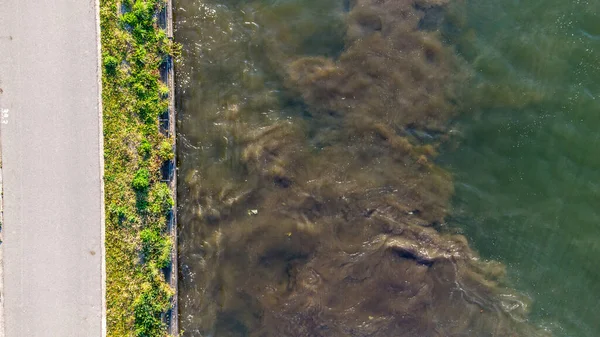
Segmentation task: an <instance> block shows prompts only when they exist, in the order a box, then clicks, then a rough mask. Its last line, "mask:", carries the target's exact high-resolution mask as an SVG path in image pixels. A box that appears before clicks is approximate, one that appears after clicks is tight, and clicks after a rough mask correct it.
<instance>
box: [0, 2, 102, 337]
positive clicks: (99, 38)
mask: <svg viewBox="0 0 600 337" xmlns="http://www.w3.org/2000/svg"><path fill="white" fill-rule="evenodd" d="M94 13H95V16H96V45H97V47H96V53H97V54H96V55H97V59H98V62H97V64H96V73H97V75H98V77H97V79H98V147H99V149H98V150H99V152H98V154H99V155H98V161H99V164H100V223H101V224H102V225H101V226H100V249H101V259H102V262H101V273H102V284H101V286H100V288H101V291H102V303H101V306H102V308H101V310H102V313H101V315H102V316H101V320H102V323H101V324H102V337H106V334H107V319H106V204H105V196H104V115H103V111H104V110H103V107H102V32H101V31H100V0H95V1H94ZM0 337H4V336H2V335H0Z"/></svg>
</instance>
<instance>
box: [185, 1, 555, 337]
mask: <svg viewBox="0 0 600 337" xmlns="http://www.w3.org/2000/svg"><path fill="white" fill-rule="evenodd" d="M448 6H449V4H447V2H446V1H444V0H355V1H350V2H344V1H341V0H335V1H333V0H320V1H317V0H288V1H268V0H263V1H258V0H256V1H241V0H239V1H234V0H220V1H217V0H207V1H200V0H179V1H176V8H177V9H176V19H177V23H176V36H177V39H178V41H179V42H180V43H182V44H183V47H184V48H183V49H184V50H183V55H182V60H181V61H180V63H179V64H178V68H177V70H178V74H177V77H178V78H177V79H178V109H179V114H180V124H179V130H180V138H179V144H180V153H179V158H180V163H179V176H180V188H179V193H180V195H179V203H180V207H181V209H180V216H179V226H180V242H179V248H180V259H181V260H180V264H181V276H180V315H181V327H182V329H184V330H185V333H184V336H218V337H222V336H307V337H308V336H381V337H383V336H385V337H389V336H542V335H545V333H544V332H542V331H539V330H537V329H536V328H534V327H533V326H532V325H530V324H528V322H527V319H526V315H527V307H528V305H527V300H526V298H524V297H523V296H520V295H518V294H517V293H516V292H514V291H512V290H510V289H509V288H508V287H506V285H505V284H504V283H503V275H504V269H503V267H502V266H501V265H500V264H498V263H494V262H484V261H480V260H479V259H478V258H477V256H476V254H475V253H474V252H473V251H471V249H470V248H469V246H468V243H467V242H466V240H465V239H464V238H463V237H462V236H460V235H455V234H452V231H451V230H450V229H447V228H446V226H445V225H444V217H445V216H446V212H447V207H448V202H449V198H450V197H451V195H452V193H453V191H452V182H451V180H450V179H451V177H450V175H449V174H448V173H446V172H445V171H444V170H443V169H441V168H440V167H438V166H436V164H435V158H436V156H437V150H438V147H439V146H440V144H442V143H444V142H447V141H448V139H449V137H450V135H451V132H450V130H449V126H448V125H449V123H450V121H451V118H452V117H454V116H455V115H456V113H457V111H459V110H460V109H459V108H460V107H459V106H457V104H458V103H457V102H460V99H461V94H460V92H461V88H462V85H463V84H464V83H465V81H467V80H468V78H469V76H468V74H469V72H468V71H467V68H466V67H465V66H463V65H462V63H461V61H460V60H459V58H458V57H457V56H455V54H454V52H453V50H452V46H449V45H445V44H444V43H442V34H441V33H440V30H441V28H442V27H451V26H452V25H456V24H460V20H459V17H460V16H456V15H453V16H452V17H449V16H448V15H447V14H448V10H447V7H448Z"/></svg>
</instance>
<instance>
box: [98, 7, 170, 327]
mask: <svg viewBox="0 0 600 337" xmlns="http://www.w3.org/2000/svg"><path fill="white" fill-rule="evenodd" d="M165 5H166V3H165V1H164V0H122V1H117V0H101V1H100V19H101V39H102V64H103V76H102V90H103V91H102V99H103V116H104V117H103V118H104V119H103V123H104V165H105V168H104V174H105V177H104V180H105V202H106V274H107V281H106V282H107V283H106V286H107V287H106V288H107V294H106V296H107V326H108V336H112V337H123V336H140V337H159V336H166V335H167V332H166V327H165V324H164V323H163V320H162V315H163V314H164V313H165V312H166V311H167V310H168V309H169V308H170V306H171V297H172V296H173V291H172V289H171V288H170V287H169V285H168V284H167V282H166V281H165V277H164V273H163V271H162V269H163V268H165V267H168V266H169V264H170V263H171V262H172V261H171V247H172V241H171V239H170V237H169V233H168V232H167V227H166V224H167V216H168V212H169V210H170V209H171V207H172V206H173V196H172V195H171V190H170V189H169V187H168V186H167V185H166V184H165V183H162V182H161V172H160V168H161V166H162V165H163V163H164V161H166V160H170V159H172V158H173V150H172V148H173V139H171V138H168V137H167V136H165V135H163V134H162V133H161V132H160V131H159V121H158V118H159V115H161V114H163V113H165V111H166V110H167V107H168V100H167V99H166V94H168V88H167V87H166V86H165V85H164V84H163V83H162V82H161V80H160V72H159V67H160V66H161V65H163V64H164V63H165V62H166V61H167V57H168V55H172V54H174V53H175V52H176V50H175V48H176V45H175V44H174V43H173V42H172V41H170V40H169V39H168V38H167V35H166V34H165V32H164V31H163V30H162V29H160V28H159V26H158V21H157V13H159V12H161V10H163V8H164V6H165Z"/></svg>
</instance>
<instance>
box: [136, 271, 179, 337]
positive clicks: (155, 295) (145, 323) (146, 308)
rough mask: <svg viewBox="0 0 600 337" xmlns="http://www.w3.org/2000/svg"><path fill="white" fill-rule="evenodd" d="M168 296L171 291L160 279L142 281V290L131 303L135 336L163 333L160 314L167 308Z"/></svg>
mask: <svg viewBox="0 0 600 337" xmlns="http://www.w3.org/2000/svg"><path fill="white" fill-rule="evenodd" d="M152 281H154V280H152ZM153 283H154V284H153ZM170 297H171V292H170V291H169V289H166V288H165V287H164V285H161V284H160V281H159V282H156V281H154V282H144V284H142V292H141V293H140V295H139V296H138V297H137V298H136V299H135V301H134V304H133V305H134V319H135V335H136V336H137V337H156V336H162V335H164V323H163V322H162V320H161V314H162V313H163V312H164V311H166V310H168V308H169V306H170Z"/></svg>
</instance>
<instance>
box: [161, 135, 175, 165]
mask: <svg viewBox="0 0 600 337" xmlns="http://www.w3.org/2000/svg"><path fill="white" fill-rule="evenodd" d="M158 156H159V157H160V159H162V160H163V161H167V160H171V159H173V158H174V157H175V154H174V153H173V143H171V142H170V141H169V140H163V141H162V142H161V143H160V148H159V149H158Z"/></svg>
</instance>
